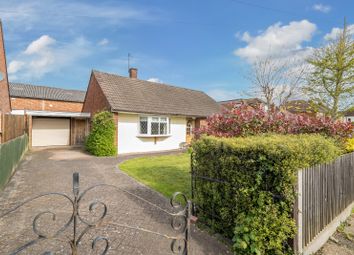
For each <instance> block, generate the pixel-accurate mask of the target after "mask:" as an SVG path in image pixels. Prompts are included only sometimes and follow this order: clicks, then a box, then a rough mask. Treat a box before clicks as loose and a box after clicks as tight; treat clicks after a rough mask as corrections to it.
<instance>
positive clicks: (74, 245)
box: [0, 173, 192, 255]
mask: <svg viewBox="0 0 354 255" xmlns="http://www.w3.org/2000/svg"><path fill="white" fill-rule="evenodd" d="M97 187H111V188H114V189H117V190H119V191H121V192H124V193H125V194H128V195H129V196H132V197H135V198H136V199H139V200H142V201H144V202H145V203H148V204H149V205H150V206H153V207H155V208H157V209H158V210H161V211H163V212H164V213H166V214H168V215H170V216H171V227H172V229H173V230H175V231H176V233H178V234H177V235H176V236H167V235H164V234H160V233H157V232H154V231H150V230H147V229H144V228H140V227H136V226H129V225H125V224H116V225H118V226H121V227H126V228H130V229H135V230H137V231H143V232H146V233H147V234H148V233H152V234H158V235H161V236H164V237H166V238H168V239H170V240H171V252H172V253H173V254H180V255H188V254H190V253H189V250H190V247H189V246H190V244H189V242H190V220H191V217H192V203H191V201H190V200H188V199H187V197H186V196H185V195H184V194H182V193H180V192H176V193H175V194H174V195H173V196H172V198H171V200H170V204H171V206H172V208H174V210H175V211H177V212H176V213H171V212H169V211H167V210H165V209H163V208H161V207H159V206H157V205H155V204H153V203H151V202H149V201H147V200H146V199H144V198H142V197H140V196H138V195H136V194H133V193H131V192H129V191H127V190H124V189H122V188H120V187H117V186H114V185H108V184H99V185H95V186H92V187H89V188H87V189H85V190H84V191H82V192H81V193H80V186H79V173H74V174H73V196H72V197H70V196H68V195H66V194H64V193H58V192H49V193H44V194H40V195H37V196H35V197H33V198H30V199H28V200H26V201H24V202H22V203H21V204H19V205H17V206H16V207H14V208H12V209H11V210H9V211H7V212H5V213H3V214H2V215H0V220H1V219H2V218H4V217H6V216H7V215H9V214H11V213H12V212H14V211H16V210H17V209H19V208H20V207H22V206H24V205H26V204H28V203H30V202H32V201H34V200H36V199H38V198H41V197H47V196H59V197H62V198H65V199H66V200H67V201H68V202H69V203H70V205H71V206H72V213H71V216H70V217H69V220H67V221H66V223H64V225H63V226H62V227H61V228H59V230H57V231H56V232H55V233H53V234H52V235H48V234H46V233H45V232H43V231H42V230H41V227H40V224H39V221H40V219H41V218H42V217H43V216H46V217H48V216H49V217H51V220H52V221H55V220H56V217H57V214H56V213H54V212H52V211H50V210H47V211H43V212H40V213H39V214H37V215H36V216H35V217H34V219H33V222H32V230H33V233H34V234H35V235H36V238H34V239H32V240H31V241H29V242H27V243H25V244H24V245H22V246H20V247H18V248H16V249H15V250H13V251H12V252H11V253H10V254H11V255H15V254H20V253H21V252H23V251H25V250H26V249H27V248H29V247H31V246H33V245H35V244H37V243H38V242H40V241H42V240H46V239H47V240H50V239H53V238H57V237H58V236H59V235H60V234H61V233H63V232H64V231H67V230H68V229H71V228H70V227H72V239H71V240H69V243H70V248H71V253H72V255H77V254H78V253H79V249H80V243H81V241H82V238H83V237H84V236H85V234H86V233H87V232H88V231H89V230H91V229H93V228H96V227H98V226H101V225H102V223H103V221H104V219H105V217H106V215H107V212H108V206H107V205H106V204H105V203H103V202H101V201H97V200H95V201H93V202H91V203H90V204H89V207H88V210H89V213H92V212H93V211H95V210H96V209H97V208H100V215H99V216H98V217H97V219H96V220H95V221H92V222H90V221H88V220H87V219H85V218H84V217H82V215H81V214H80V202H81V201H82V200H83V198H84V197H85V195H86V194H87V192H88V191H90V190H93V189H95V188H97ZM181 200H182V201H181ZM80 224H81V225H84V228H83V230H81V231H79V227H78V226H79V225H80ZM98 243H100V247H101V251H100V254H101V255H105V254H107V253H108V251H109V248H110V245H111V244H110V240H109V239H108V238H107V237H104V236H96V237H94V238H93V240H92V243H91V249H92V250H94V249H96V248H97V246H98ZM51 254H53V253H52V252H51V251H46V252H44V253H43V254H42V255H51Z"/></svg>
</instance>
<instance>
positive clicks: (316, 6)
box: [312, 4, 332, 13]
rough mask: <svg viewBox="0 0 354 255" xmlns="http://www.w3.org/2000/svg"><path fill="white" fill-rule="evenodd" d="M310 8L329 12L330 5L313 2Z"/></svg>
mask: <svg viewBox="0 0 354 255" xmlns="http://www.w3.org/2000/svg"><path fill="white" fill-rule="evenodd" d="M312 9H313V10H315V11H319V12H323V13H329V12H330V11H331V9H332V7H331V6H330V5H325V4H314V5H313V6H312Z"/></svg>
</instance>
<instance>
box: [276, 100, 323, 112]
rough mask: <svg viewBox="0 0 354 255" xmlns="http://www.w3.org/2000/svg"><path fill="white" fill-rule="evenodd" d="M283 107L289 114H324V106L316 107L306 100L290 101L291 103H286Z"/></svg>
mask: <svg viewBox="0 0 354 255" xmlns="http://www.w3.org/2000/svg"><path fill="white" fill-rule="evenodd" d="M283 106H284V108H285V109H286V110H287V111H289V112H291V113H315V112H320V113H324V112H326V109H325V107H324V106H321V105H317V104H315V103H313V102H311V101H307V100H291V101H288V102H287V103H286V104H285V105H283Z"/></svg>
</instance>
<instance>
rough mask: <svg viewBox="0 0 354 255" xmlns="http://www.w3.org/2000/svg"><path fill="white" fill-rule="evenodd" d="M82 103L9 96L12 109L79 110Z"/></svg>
mask: <svg viewBox="0 0 354 255" xmlns="http://www.w3.org/2000/svg"><path fill="white" fill-rule="evenodd" d="M82 105H83V103H80V102H66V101H55V100H43V99H33V98H20V97H12V98H11V106H12V109H13V110H33V111H52V112H81V111H82Z"/></svg>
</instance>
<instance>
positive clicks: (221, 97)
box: [206, 88, 242, 101]
mask: <svg viewBox="0 0 354 255" xmlns="http://www.w3.org/2000/svg"><path fill="white" fill-rule="evenodd" d="M206 93H207V94H208V95H209V96H210V97H212V98H213V99H214V100H215V101H225V100H231V99H235V98H240V97H242V95H241V94H240V93H239V92H237V91H233V90H231V89H222V88H218V89H211V90H209V91H207V92H206Z"/></svg>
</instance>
